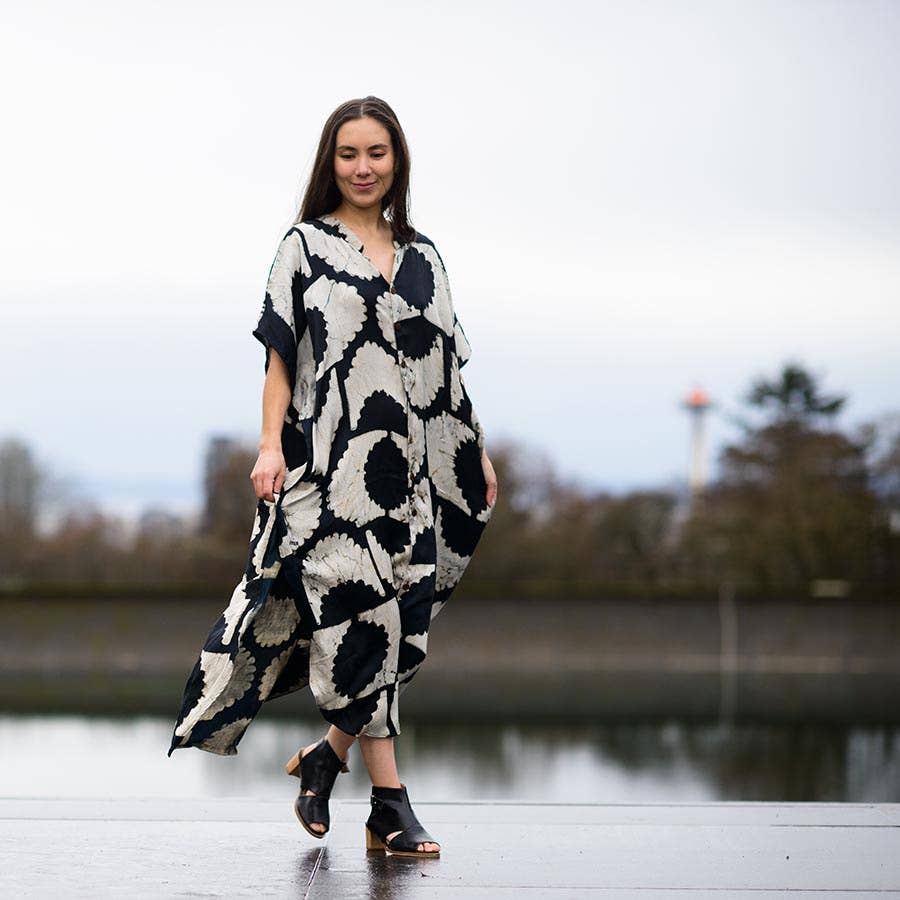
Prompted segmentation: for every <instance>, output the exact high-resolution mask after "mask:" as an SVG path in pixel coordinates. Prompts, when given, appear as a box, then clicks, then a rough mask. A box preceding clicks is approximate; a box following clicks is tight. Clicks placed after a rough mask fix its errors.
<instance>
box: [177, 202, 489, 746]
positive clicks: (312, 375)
mask: <svg viewBox="0 0 900 900" xmlns="http://www.w3.org/2000/svg"><path fill="white" fill-rule="evenodd" d="M363 249H364V248H363V245H362V242H361V241H360V239H359V237H358V236H357V235H356V234H355V233H354V232H353V231H351V230H350V229H348V228H347V227H345V226H344V225H343V223H342V222H341V221H340V220H339V219H337V218H336V217H335V216H333V215H330V214H327V215H324V216H320V217H318V218H314V219H309V220H305V221H302V222H299V223H297V224H296V225H295V226H294V227H292V228H291V229H290V230H289V231H288V233H287V234H286V235H285V236H284V238H283V239H282V241H281V243H280V245H279V247H278V251H277V254H276V256H275V260H274V262H273V263H272V267H271V269H270V272H269V276H268V283H267V287H266V295H265V301H264V303H263V308H262V312H261V315H260V317H259V322H258V324H257V326H256V329H255V330H254V331H253V334H254V336H255V337H257V338H258V339H259V340H260V341H261V342H262V343H263V344H264V345H265V347H266V348H267V349H266V361H265V367H266V370H268V366H269V353H270V348H271V349H274V350H275V351H277V352H278V353H279V355H280V356H281V357H282V358H283V359H284V360H285V362H286V363H287V367H288V370H289V373H290V379H291V383H292V384H293V397H292V401H291V403H290V405H289V406H288V409H287V412H286V414H285V421H284V425H283V429H282V449H283V453H284V457H285V463H286V465H287V478H286V480H285V482H284V485H283V488H282V490H281V492H280V493H278V494H275V499H274V501H269V500H262V499H261V500H259V501H258V503H257V507H256V515H255V520H254V522H253V527H252V531H251V535H250V553H249V558H248V561H247V567H246V571H245V573H244V576H243V577H242V579H241V581H240V583H239V584H238V585H237V586H236V587H235V589H234V593H233V595H232V597H231V601H230V603H229V604H228V607H227V608H226V609H225V610H224V611H223V612H222V614H221V615H220V616H219V618H218V620H217V621H216V623H215V625H214V626H213V628H212V630H211V631H210V633H209V636H208V637H207V638H206V641H205V643H204V645H203V647H202V649H201V651H200V656H199V658H198V659H197V661H196V664H195V665H194V668H193V670H192V672H191V673H190V676H189V677H188V681H187V684H186V686H185V690H184V698H183V700H182V706H181V711H180V713H179V715H178V719H177V723H176V726H175V730H174V734H173V736H172V744H171V747H170V748H169V751H168V755H169V756H171V754H172V752H173V751H174V750H176V749H179V748H181V747H192V746H193V747H198V748H201V749H203V750H208V751H210V752H212V753H218V754H223V755H232V754H235V753H237V744H238V742H239V741H240V739H241V737H242V736H243V734H244V732H245V730H246V729H247V727H248V726H249V725H250V722H251V721H252V720H253V718H254V716H255V715H256V713H257V712H258V710H259V708H260V707H261V705H262V704H263V702H264V701H266V700H271V699H274V698H276V697H281V696H283V695H285V694H289V693H291V692H293V691H296V690H299V689H301V688H304V687H306V686H307V685H309V687H310V690H311V692H312V694H313V697H314V699H315V702H316V705H317V707H318V708H319V710H320V712H321V713H322V715H323V716H324V718H325V719H326V720H327V721H328V722H329V723H331V724H333V725H336V726H337V727H338V728H340V729H342V730H343V731H346V732H348V733H350V734H355V735H358V734H366V735H370V736H374V737H388V736H393V735H397V734H399V733H400V718H399V706H398V700H399V695H400V693H401V692H402V691H403V689H404V687H405V686H406V685H407V684H409V682H410V680H411V679H412V678H413V676H414V675H415V674H416V671H417V670H418V669H419V666H420V665H421V664H422V662H423V660H424V659H425V655H426V649H427V644H428V629H429V625H430V622H431V620H432V619H433V618H434V617H435V616H436V615H437V614H438V612H439V611H440V610H441V608H442V607H443V605H444V604H445V603H446V602H447V600H448V598H449V597H450V595H451V593H452V592H453V590H454V588H455V587H456V585H457V583H458V582H459V580H460V578H461V577H462V575H463V572H464V571H465V568H466V566H467V564H468V562H469V559H470V557H471V556H472V553H473V551H474V550H475V546H476V544H477V543H478V541H479V539H480V537H481V534H482V532H483V530H484V527H485V525H486V524H487V522H488V521H489V520H490V517H491V513H492V511H493V508H492V507H491V506H489V505H488V504H487V502H486V499H485V491H486V483H485V478H484V474H483V471H482V467H481V449H482V447H483V446H484V433H483V430H482V428H481V425H480V424H479V422H478V419H477V417H476V415H475V411H474V410H473V408H472V403H471V400H470V399H469V397H468V395H467V393H466V389H465V387H464V385H463V382H462V379H461V378H460V368H461V367H462V366H463V365H464V364H465V363H466V362H467V361H468V359H469V357H470V355H471V347H470V345H469V343H468V341H467V340H466V336H465V334H464V332H463V330H462V327H461V326H460V323H459V320H458V319H457V317H456V314H455V311H454V307H453V301H452V298H451V295H450V287H449V282H448V279H447V272H446V270H445V268H444V264H443V260H442V259H441V257H440V255H439V254H438V252H437V249H436V248H435V246H434V244H433V243H432V241H431V240H429V239H428V238H427V237H425V235H423V234H421V233H417V234H416V237H415V239H414V240H412V241H410V242H400V241H399V240H397V239H395V240H394V249H395V258H394V267H393V273H392V278H391V281H390V283H388V282H387V281H386V280H385V278H384V276H383V275H382V274H381V273H380V272H379V271H378V269H377V267H376V266H375V265H374V264H373V263H372V262H371V261H370V260H369V259H368V257H366V256H365V255H364V253H363Z"/></svg>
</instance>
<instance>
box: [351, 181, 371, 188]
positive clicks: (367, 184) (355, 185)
mask: <svg viewBox="0 0 900 900" xmlns="http://www.w3.org/2000/svg"><path fill="white" fill-rule="evenodd" d="M350 184H352V185H353V187H372V186H373V185H374V184H375V182H374V181H367V182H365V183H364V184H356V183H355V182H353V181H351V182H350Z"/></svg>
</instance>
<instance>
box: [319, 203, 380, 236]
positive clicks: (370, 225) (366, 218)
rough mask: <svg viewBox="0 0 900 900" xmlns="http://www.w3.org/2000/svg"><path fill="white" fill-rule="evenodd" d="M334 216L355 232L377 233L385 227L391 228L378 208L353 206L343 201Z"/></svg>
mask: <svg viewBox="0 0 900 900" xmlns="http://www.w3.org/2000/svg"><path fill="white" fill-rule="evenodd" d="M332 215H333V216H336V217H337V218H338V219H340V220H341V221H342V222H345V223H346V224H347V225H348V226H349V227H350V228H352V229H353V230H354V231H369V232H377V231H380V230H381V229H382V228H384V227H385V226H387V227H388V228H389V227H390V225H389V224H388V222H387V220H386V219H385V218H384V216H383V215H382V212H381V209H380V207H378V206H369V207H361V206H351V205H350V204H349V203H346V202H344V201H342V202H341V204H340V206H338V208H337V209H336V210H334V212H333V213H332Z"/></svg>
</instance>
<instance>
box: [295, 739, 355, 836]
mask: <svg viewBox="0 0 900 900" xmlns="http://www.w3.org/2000/svg"><path fill="white" fill-rule="evenodd" d="M284 770H285V772H287V773H288V775H296V776H297V778H299V779H300V793H299V795H298V796H297V799H296V800H295V801H294V812H295V813H296V814H297V818H298V819H299V820H300V824H301V825H302V826H303V827H304V828H305V829H306V830H307V831H308V832H309V833H310V834H311V835H312V836H313V837H316V838H320V837H324V836H325V835H326V834H328V829H329V827H330V826H331V819H330V818H329V815H328V798H329V797H330V796H331V789H332V788H333V787H334V782H335V779H336V778H337V777H338V773H340V772H349V771H350V769H349V767H348V766H347V760H345V759H341V758H340V756H338V755H337V753H336V752H335V750H334V747H332V746H331V744H330V743H328V738H322V740H321V741H319V743H318V744H316V746H315V747H313V748H312V750H309V751H308V752H307V753H304V752H303V750H302V749H301V750H298V751H297V752H296V753H295V754H294V755H293V756H292V757H291V758H290V760H288V762H287V763H286V764H285V766H284ZM304 791H315V793H313V794H306V793H304ZM313 823H315V824H321V825H324V826H325V830H324V831H316V830H315V829H314V828H311V827H310V825H311V824H313Z"/></svg>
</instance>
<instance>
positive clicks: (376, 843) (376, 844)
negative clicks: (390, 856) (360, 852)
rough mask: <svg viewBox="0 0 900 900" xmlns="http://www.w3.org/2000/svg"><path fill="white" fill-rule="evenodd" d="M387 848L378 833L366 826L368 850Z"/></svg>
mask: <svg viewBox="0 0 900 900" xmlns="http://www.w3.org/2000/svg"><path fill="white" fill-rule="evenodd" d="M384 849H386V848H385V846H384V843H383V841H381V840H380V839H379V838H378V835H376V834H374V833H373V832H371V831H369V829H368V827H366V850H384Z"/></svg>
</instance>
